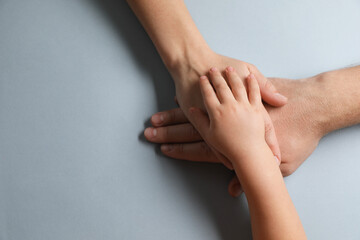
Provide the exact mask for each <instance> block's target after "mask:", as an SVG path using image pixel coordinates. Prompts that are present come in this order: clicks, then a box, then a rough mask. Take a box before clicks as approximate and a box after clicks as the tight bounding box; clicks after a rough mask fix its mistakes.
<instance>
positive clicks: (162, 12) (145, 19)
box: [127, 0, 209, 69]
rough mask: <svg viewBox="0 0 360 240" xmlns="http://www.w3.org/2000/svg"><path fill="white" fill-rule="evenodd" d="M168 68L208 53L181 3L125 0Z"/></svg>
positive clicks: (159, 0) (182, 2)
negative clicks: (193, 56)
mask: <svg viewBox="0 0 360 240" xmlns="http://www.w3.org/2000/svg"><path fill="white" fill-rule="evenodd" d="M127 2H128V3H129V5H130V7H131V8H132V10H133V11H134V13H135V14H136V16H137V17H138V19H139V20H140V22H141V24H142V25H143V27H144V28H145V30H146V32H147V33H148V35H149V36H150V38H151V40H152V41H153V43H154V45H155V47H156V49H157V51H158V52H159V54H160V56H161V58H162V59H163V61H164V63H165V65H166V66H167V67H168V69H172V68H174V67H176V66H177V65H178V62H179V61H183V59H187V58H192V55H194V54H200V55H201V52H206V51H208V50H209V47H208V45H207V44H206V42H205V40H204V39H203V37H202V36H201V34H200V32H199V30H198V29H197V27H196V25H195V23H194V21H193V20H192V18H191V15H190V13H189V11H188V10H187V8H186V6H185V3H184V1H182V0H172V1H169V0H127Z"/></svg>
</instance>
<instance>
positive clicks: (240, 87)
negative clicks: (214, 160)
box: [189, 67, 267, 164]
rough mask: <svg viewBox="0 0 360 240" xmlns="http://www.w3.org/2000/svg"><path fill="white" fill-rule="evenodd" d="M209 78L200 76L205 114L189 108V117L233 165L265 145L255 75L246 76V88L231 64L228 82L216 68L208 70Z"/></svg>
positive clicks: (227, 73) (209, 142) (227, 72)
mask: <svg viewBox="0 0 360 240" xmlns="http://www.w3.org/2000/svg"><path fill="white" fill-rule="evenodd" d="M209 77H210V81H211V83H210V81H209V79H208V78H207V77H206V76H202V77H201V78H200V88H201V93H202V96H203V100H204V104H205V107H206V110H207V112H208V116H207V115H206V113H204V112H203V111H202V110H200V109H198V108H190V109H189V117H190V118H191V119H190V120H191V122H192V123H193V124H194V125H195V128H196V129H197V130H198V131H199V133H200V134H201V136H202V137H203V138H204V140H205V141H206V142H207V143H208V144H209V145H210V146H211V147H212V148H214V149H216V150H217V151H219V152H220V153H222V154H223V155H224V156H225V157H226V158H227V159H229V160H230V161H231V162H232V164H234V162H233V161H235V159H241V158H242V156H246V155H248V154H250V155H251V154H253V153H256V151H257V149H258V148H264V147H267V145H266V142H265V124H264V117H263V114H262V102H261V96H260V89H259V85H258V83H257V81H256V79H255V77H254V75H252V74H251V75H249V77H248V78H247V91H246V88H245V86H244V84H243V83H242V80H241V79H240V77H239V76H238V75H237V73H236V72H235V71H234V69H233V68H232V67H228V68H227V69H226V77H227V80H228V82H226V80H225V79H224V78H223V77H222V75H221V73H220V72H219V71H218V70H217V69H216V68H211V69H210V71H209ZM228 84H229V85H228ZM229 86H230V87H229Z"/></svg>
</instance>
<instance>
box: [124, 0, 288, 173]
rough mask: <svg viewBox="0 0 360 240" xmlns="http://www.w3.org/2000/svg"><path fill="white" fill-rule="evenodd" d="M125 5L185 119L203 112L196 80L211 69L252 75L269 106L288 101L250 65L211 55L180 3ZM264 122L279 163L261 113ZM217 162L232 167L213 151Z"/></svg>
mask: <svg viewBox="0 0 360 240" xmlns="http://www.w3.org/2000/svg"><path fill="white" fill-rule="evenodd" d="M128 3H129V5H130V7H131V8H132V10H133V11H134V13H135V14H136V16H137V17H138V19H139V20H140V22H141V24H142V25H143V26H144V28H145V30H146V31H147V33H148V34H149V36H150V38H151V40H152V41H153V43H154V45H155V47H156V49H157V50H158V52H159V54H160V56H161V58H162V60H163V62H164V64H165V66H166V67H167V68H168V70H169V72H170V74H171V76H172V77H173V79H174V83H175V87H176V96H177V99H178V103H179V105H180V107H181V109H182V110H183V111H184V114H185V116H187V115H188V112H187V110H188V108H189V107H190V106H196V107H200V108H202V109H204V106H203V102H202V99H201V94H200V89H199V85H198V80H199V77H200V76H201V75H203V74H205V73H206V71H207V70H208V69H209V68H210V67H211V66H217V67H219V69H222V70H223V69H225V68H226V67H227V66H233V67H234V69H236V71H237V73H238V74H239V76H240V78H241V79H242V80H244V79H245V77H246V76H248V75H249V74H250V73H253V74H254V75H255V77H256V79H257V81H258V83H259V86H260V91H261V96H262V99H263V100H264V101H265V102H266V103H268V104H271V105H272V106H283V105H285V104H286V102H287V98H286V97H285V96H283V95H282V94H280V93H279V92H278V91H277V90H276V88H275V87H274V86H273V85H272V83H271V82H270V81H268V79H267V78H265V77H264V76H263V75H262V74H261V72H260V71H259V70H258V69H257V68H256V67H255V66H254V65H252V64H249V63H246V62H243V61H239V60H237V59H233V58H229V57H226V56H222V55H219V54H217V53H215V52H213V51H212V50H211V49H210V47H209V46H208V45H207V43H206V41H205V40H204V38H203V37H202V35H201V34H200V32H199V30H198V29H197V27H196V25H195V23H194V22H193V20H192V18H191V16H190V14H189V12H188V10H187V8H186V6H185V4H184V2H183V1H182V0H174V1H167V0H128ZM263 115H264V118H265V122H266V136H265V138H266V142H267V144H268V146H269V147H270V148H271V150H272V152H273V154H274V156H276V157H277V158H278V159H279V160H281V151H280V148H279V144H278V141H277V137H276V134H275V130H274V126H273V123H272V121H271V119H270V117H269V115H268V113H267V112H266V111H265V109H263ZM211 150H212V152H213V154H214V155H215V156H216V158H217V159H220V160H221V161H222V162H223V163H224V164H225V165H226V166H227V167H228V168H230V169H232V166H231V165H229V163H228V162H227V161H226V160H225V159H224V158H223V156H221V154H219V153H218V152H216V151H215V150H214V149H211Z"/></svg>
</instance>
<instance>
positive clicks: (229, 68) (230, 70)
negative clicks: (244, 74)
mask: <svg viewBox="0 0 360 240" xmlns="http://www.w3.org/2000/svg"><path fill="white" fill-rule="evenodd" d="M226 70H228V71H229V72H232V71H234V68H233V67H231V66H229V67H227V68H226Z"/></svg>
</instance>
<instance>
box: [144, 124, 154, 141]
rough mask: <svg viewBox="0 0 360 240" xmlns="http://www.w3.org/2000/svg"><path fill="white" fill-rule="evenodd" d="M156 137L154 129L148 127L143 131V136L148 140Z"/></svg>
mask: <svg viewBox="0 0 360 240" xmlns="http://www.w3.org/2000/svg"><path fill="white" fill-rule="evenodd" d="M156 135H157V130H156V128H152V127H148V128H146V129H145V130H144V136H145V138H146V139H148V140H151V139H152V138H154V137H156Z"/></svg>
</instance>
